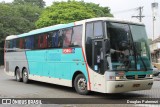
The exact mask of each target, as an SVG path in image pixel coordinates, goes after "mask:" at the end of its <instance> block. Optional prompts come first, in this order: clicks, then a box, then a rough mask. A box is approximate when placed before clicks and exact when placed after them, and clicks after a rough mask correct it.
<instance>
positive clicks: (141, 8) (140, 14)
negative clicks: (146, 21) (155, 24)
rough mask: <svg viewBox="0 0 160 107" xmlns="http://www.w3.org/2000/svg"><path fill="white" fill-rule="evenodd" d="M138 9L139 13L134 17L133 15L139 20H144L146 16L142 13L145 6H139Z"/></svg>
mask: <svg viewBox="0 0 160 107" xmlns="http://www.w3.org/2000/svg"><path fill="white" fill-rule="evenodd" d="M138 10H139V15H137V16H132V17H133V18H138V19H139V21H140V22H142V18H143V17H145V16H143V15H142V10H143V7H139V8H138Z"/></svg>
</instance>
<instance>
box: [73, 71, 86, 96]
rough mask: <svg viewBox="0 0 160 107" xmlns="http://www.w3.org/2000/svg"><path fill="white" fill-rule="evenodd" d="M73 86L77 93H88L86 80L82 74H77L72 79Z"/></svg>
mask: <svg viewBox="0 0 160 107" xmlns="http://www.w3.org/2000/svg"><path fill="white" fill-rule="evenodd" d="M74 87H75V90H76V91H77V93H79V94H81V95H86V94H88V93H89V91H88V90H87V81H86V78H85V76H84V75H83V74H79V75H77V76H76V78H75V80H74Z"/></svg>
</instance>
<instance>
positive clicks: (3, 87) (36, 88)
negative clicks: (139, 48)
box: [0, 68, 160, 107]
mask: <svg viewBox="0 0 160 107" xmlns="http://www.w3.org/2000/svg"><path fill="white" fill-rule="evenodd" d="M159 80H160V79H159V78H155V81H154V85H153V88H152V89H151V90H144V91H134V92H128V93H122V94H101V93H96V92H92V93H91V95H85V96H84V95H79V94H77V93H76V92H75V90H74V89H73V88H68V87H63V86H58V85H53V84H47V83H42V82H36V81H30V83H29V84H24V83H22V82H16V81H15V79H14V78H13V77H10V76H7V75H6V74H5V73H4V72H3V69H2V68H1V69H0V97H1V98H4V97H8V98H89V100H93V98H103V99H106V101H113V102H115V98H117V99H116V101H117V102H121V101H122V99H123V98H126V99H129V100H133V99H134V100H136V99H137V98H160V91H159V90H160V83H159V82H160V81H159ZM97 100H100V99H97ZM21 106H22V105H12V107H21ZM53 106H55V107H105V106H107V107H113V106H117V107H135V106H138V107H144V106H145V107H146V106H149V107H150V106H151V107H152V106H153V107H159V105H134V104H133V105H124V104H122V105H121V104H107V105H106V104H89V105H87V104H83V105H78V104H72V105H71V104H65V105H60V104H55V105H49V104H48V105H33V107H53ZM0 107H11V106H9V105H0ZM25 107H31V105H25Z"/></svg>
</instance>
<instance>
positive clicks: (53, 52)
mask: <svg viewBox="0 0 160 107" xmlns="http://www.w3.org/2000/svg"><path fill="white" fill-rule="evenodd" d="M72 50H73V51H72V52H70V53H65V52H64V51H65V49H50V50H37V51H27V52H26V54H27V59H28V64H29V70H30V74H32V75H38V76H44V77H49V78H58V79H65V80H72V77H73V75H74V73H75V71H81V72H82V73H83V74H84V75H85V77H86V79H87V80H88V74H87V70H86V66H85V63H84V58H83V54H82V49H81V48H72Z"/></svg>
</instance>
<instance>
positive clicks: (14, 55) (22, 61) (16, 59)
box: [5, 52, 28, 76]
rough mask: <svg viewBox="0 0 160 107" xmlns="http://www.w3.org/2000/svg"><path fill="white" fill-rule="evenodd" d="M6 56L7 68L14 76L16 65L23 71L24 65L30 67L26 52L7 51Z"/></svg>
mask: <svg viewBox="0 0 160 107" xmlns="http://www.w3.org/2000/svg"><path fill="white" fill-rule="evenodd" d="M5 58H6V60H5V63H6V68H5V70H6V72H7V73H10V74H12V76H14V71H15V68H16V67H19V69H20V71H22V68H23V67H26V68H28V63H27V59H26V54H25V52H6V53H5Z"/></svg>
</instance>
